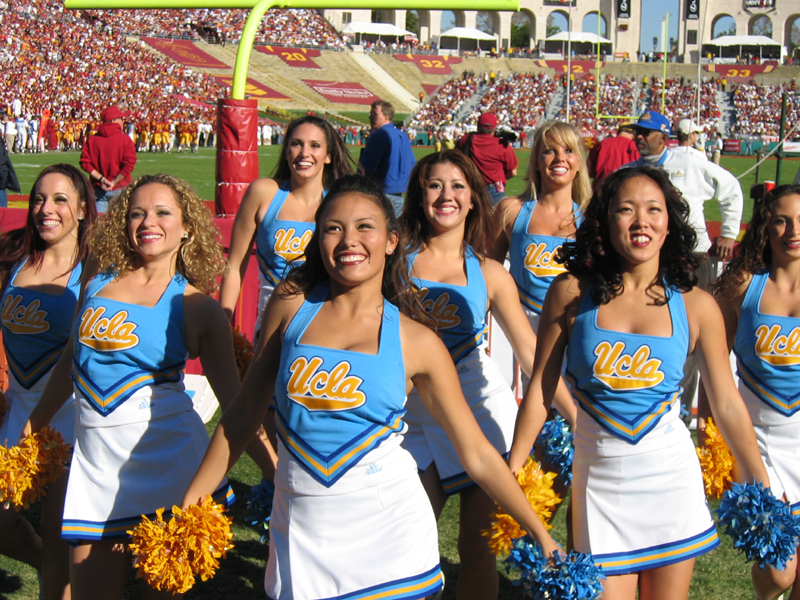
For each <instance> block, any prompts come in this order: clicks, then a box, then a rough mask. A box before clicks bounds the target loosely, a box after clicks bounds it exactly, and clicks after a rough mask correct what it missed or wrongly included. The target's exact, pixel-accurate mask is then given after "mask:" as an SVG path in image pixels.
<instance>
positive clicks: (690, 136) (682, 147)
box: [673, 119, 708, 160]
mask: <svg viewBox="0 0 800 600" xmlns="http://www.w3.org/2000/svg"><path fill="white" fill-rule="evenodd" d="M702 132H703V128H702V127H700V126H699V125H698V124H697V123H695V122H694V121H692V120H691V119H681V120H680V121H678V145H677V146H676V147H675V148H673V151H675V152H685V153H686V154H689V155H691V156H694V157H695V158H698V159H700V160H708V158H707V157H706V154H705V152H702V151H700V150H698V149H697V147H696V146H697V136H698V134H700V133H702Z"/></svg>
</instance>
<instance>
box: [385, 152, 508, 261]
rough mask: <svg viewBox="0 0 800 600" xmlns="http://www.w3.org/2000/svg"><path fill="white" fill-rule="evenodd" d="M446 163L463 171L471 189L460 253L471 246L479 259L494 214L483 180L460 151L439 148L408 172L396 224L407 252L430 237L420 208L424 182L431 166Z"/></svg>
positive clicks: (429, 231)
mask: <svg viewBox="0 0 800 600" xmlns="http://www.w3.org/2000/svg"><path fill="white" fill-rule="evenodd" d="M443 163H449V164H451V165H453V166H455V167H457V168H458V169H459V170H460V171H461V172H462V173H463V174H464V179H465V181H466V182H467V185H468V186H469V188H470V191H471V192H472V210H470V211H469V213H468V214H467V220H466V223H465V224H464V241H463V245H462V253H463V252H464V251H465V250H466V248H467V246H471V247H472V250H473V251H474V252H475V255H476V256H477V257H478V258H479V259H480V260H483V259H484V258H485V257H486V254H487V250H488V246H489V238H490V237H491V235H492V232H493V231H494V213H493V211H492V203H491V200H490V199H489V194H488V193H487V192H486V183H485V182H484V181H483V176H481V174H480V171H478V168H477V167H476V166H475V163H474V162H472V160H471V159H470V158H469V157H468V156H467V155H466V154H464V153H463V152H461V150H442V151H441V152H434V153H433V154H429V155H428V156H426V157H424V158H422V159H421V160H420V161H419V162H418V163H417V164H416V165H415V166H414V169H413V170H412V171H411V176H410V177H409V180H408V191H407V192H406V201H405V204H404V206H403V213H402V214H401V215H400V224H401V226H402V228H403V234H404V237H405V238H406V239H405V242H406V244H408V251H409V252H413V251H416V250H419V249H421V248H422V246H424V245H425V244H426V243H427V242H428V240H429V239H430V238H431V235H432V232H431V230H430V224H429V223H428V218H427V217H426V216H425V212H424V211H423V209H422V199H423V197H424V196H425V188H426V186H427V184H428V178H429V176H430V172H431V169H432V168H433V167H434V166H435V165H439V164H443Z"/></svg>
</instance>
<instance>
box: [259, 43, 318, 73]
mask: <svg viewBox="0 0 800 600" xmlns="http://www.w3.org/2000/svg"><path fill="white" fill-rule="evenodd" d="M256 50H258V51H259V52H263V53H264V54H271V55H273V56H280V57H281V60H283V62H285V63H286V64H287V65H289V66H290V67H300V68H301V69H321V68H322V67H320V66H319V65H318V64H317V63H315V62H314V61H313V60H312V59H314V58H317V57H318V56H320V54H321V52H320V51H319V50H313V49H309V48H282V47H281V46H256Z"/></svg>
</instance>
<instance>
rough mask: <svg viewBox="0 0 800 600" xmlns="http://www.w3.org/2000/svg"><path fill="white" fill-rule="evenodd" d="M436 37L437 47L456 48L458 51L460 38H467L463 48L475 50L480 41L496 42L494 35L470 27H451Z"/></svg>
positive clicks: (460, 45) (460, 43)
mask: <svg viewBox="0 0 800 600" xmlns="http://www.w3.org/2000/svg"><path fill="white" fill-rule="evenodd" d="M438 37H439V39H438V44H439V48H443V49H447V50H455V49H457V50H458V51H459V52H461V47H462V42H461V40H469V41H468V42H467V43H466V44H463V45H464V47H465V48H464V49H465V50H475V49H477V48H478V46H480V45H481V44H480V43H481V42H492V44H496V43H497V38H496V37H495V36H493V35H490V34H488V33H486V32H484V31H481V30H480V29H472V28H471V27H453V28H452V29H448V30H447V31H444V32H442V34H441V35H439V36H438ZM481 47H482V46H481Z"/></svg>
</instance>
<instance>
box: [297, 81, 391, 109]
mask: <svg viewBox="0 0 800 600" xmlns="http://www.w3.org/2000/svg"><path fill="white" fill-rule="evenodd" d="M303 83H305V84H306V85H307V86H308V87H310V88H311V89H312V90H314V91H315V92H317V93H318V94H319V95H321V96H324V97H325V99H326V100H328V101H329V102H341V103H344V104H372V103H373V102H375V101H376V100H380V98H378V97H377V96H376V95H375V94H373V93H372V92H370V91H369V90H368V89H367V88H365V87H364V86H363V85H361V84H360V83H355V82H352V81H318V80H316V79H303Z"/></svg>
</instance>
